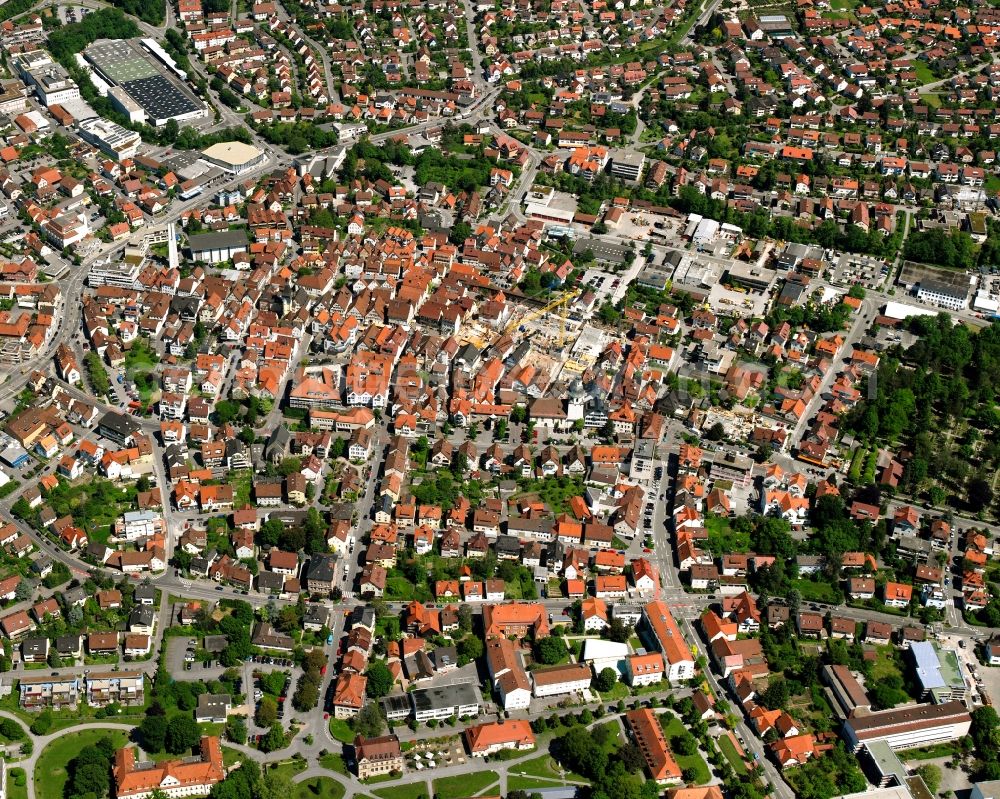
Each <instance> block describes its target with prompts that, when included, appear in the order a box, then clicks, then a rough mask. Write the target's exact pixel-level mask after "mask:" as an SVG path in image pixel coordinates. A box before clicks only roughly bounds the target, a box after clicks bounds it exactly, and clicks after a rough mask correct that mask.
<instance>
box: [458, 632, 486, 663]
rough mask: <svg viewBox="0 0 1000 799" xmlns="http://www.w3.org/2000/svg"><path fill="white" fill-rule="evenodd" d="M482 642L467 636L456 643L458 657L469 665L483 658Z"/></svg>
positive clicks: (472, 636)
mask: <svg viewBox="0 0 1000 799" xmlns="http://www.w3.org/2000/svg"><path fill="white" fill-rule="evenodd" d="M483 651H484V650H483V642H482V639H480V638H477V637H476V636H474V635H467V636H465V638H463V639H462V640H461V641H459V642H458V655H459V657H461V658H464V659H465V660H466V662H469V663H471V662H472V661H474V660H477V659H478V658H481V657H482V656H483Z"/></svg>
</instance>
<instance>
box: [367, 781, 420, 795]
mask: <svg viewBox="0 0 1000 799" xmlns="http://www.w3.org/2000/svg"><path fill="white" fill-rule="evenodd" d="M372 793H373V794H375V795H376V796H378V797H380V799H427V782H426V781H425V782H410V783H407V784H405V785H395V786H393V787H392V788H378V789H377V790H374V791H372Z"/></svg>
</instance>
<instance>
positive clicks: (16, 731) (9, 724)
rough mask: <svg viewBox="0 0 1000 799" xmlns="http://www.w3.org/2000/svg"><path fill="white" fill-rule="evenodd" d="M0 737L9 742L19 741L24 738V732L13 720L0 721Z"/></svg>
mask: <svg viewBox="0 0 1000 799" xmlns="http://www.w3.org/2000/svg"><path fill="white" fill-rule="evenodd" d="M0 735H2V736H3V737H4V738H6V739H8V740H10V741H20V740H21V739H22V738H23V737H24V730H23V729H22V728H21V725H20V724H18V723H17V722H16V721H14V720H13V719H0Z"/></svg>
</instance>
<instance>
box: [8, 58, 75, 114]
mask: <svg viewBox="0 0 1000 799" xmlns="http://www.w3.org/2000/svg"><path fill="white" fill-rule="evenodd" d="M11 67H12V68H13V69H14V71H15V72H17V74H18V75H19V76H20V78H21V80H23V81H24V82H25V84H27V85H28V86H30V87H31V88H32V89H33V90H34V91H35V94H37V95H38V99H39V100H41V101H42V103H43V104H44V105H45V106H46V107H48V106H50V105H57V104H63V103H68V102H71V101H73V100H79V99H80V87H79V86H77V85H76V82H75V81H74V80H73V79H72V78H71V77H70V76H69V73H68V72H67V71H66V69H65V68H64V67H63V66H62V64H57V63H56V62H55V61H53V60H52V58H51V57H50V56H49V54H48V53H47V52H45V51H44V50H29V51H27V52H24V53H18V54H17V55H15V56H12V57H11Z"/></svg>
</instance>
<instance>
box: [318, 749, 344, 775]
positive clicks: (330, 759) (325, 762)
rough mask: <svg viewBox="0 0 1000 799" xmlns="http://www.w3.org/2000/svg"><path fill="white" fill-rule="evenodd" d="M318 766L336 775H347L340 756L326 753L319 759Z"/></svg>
mask: <svg viewBox="0 0 1000 799" xmlns="http://www.w3.org/2000/svg"><path fill="white" fill-rule="evenodd" d="M319 764H320V765H321V766H322V767H323V768H328V769H330V771H336V772H337V773H338V774H345V775H346V774H347V764H346V763H344V758H343V757H341V756H340V755H335V754H332V753H327V754H325V755H323V757H321V758H320V759H319Z"/></svg>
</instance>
